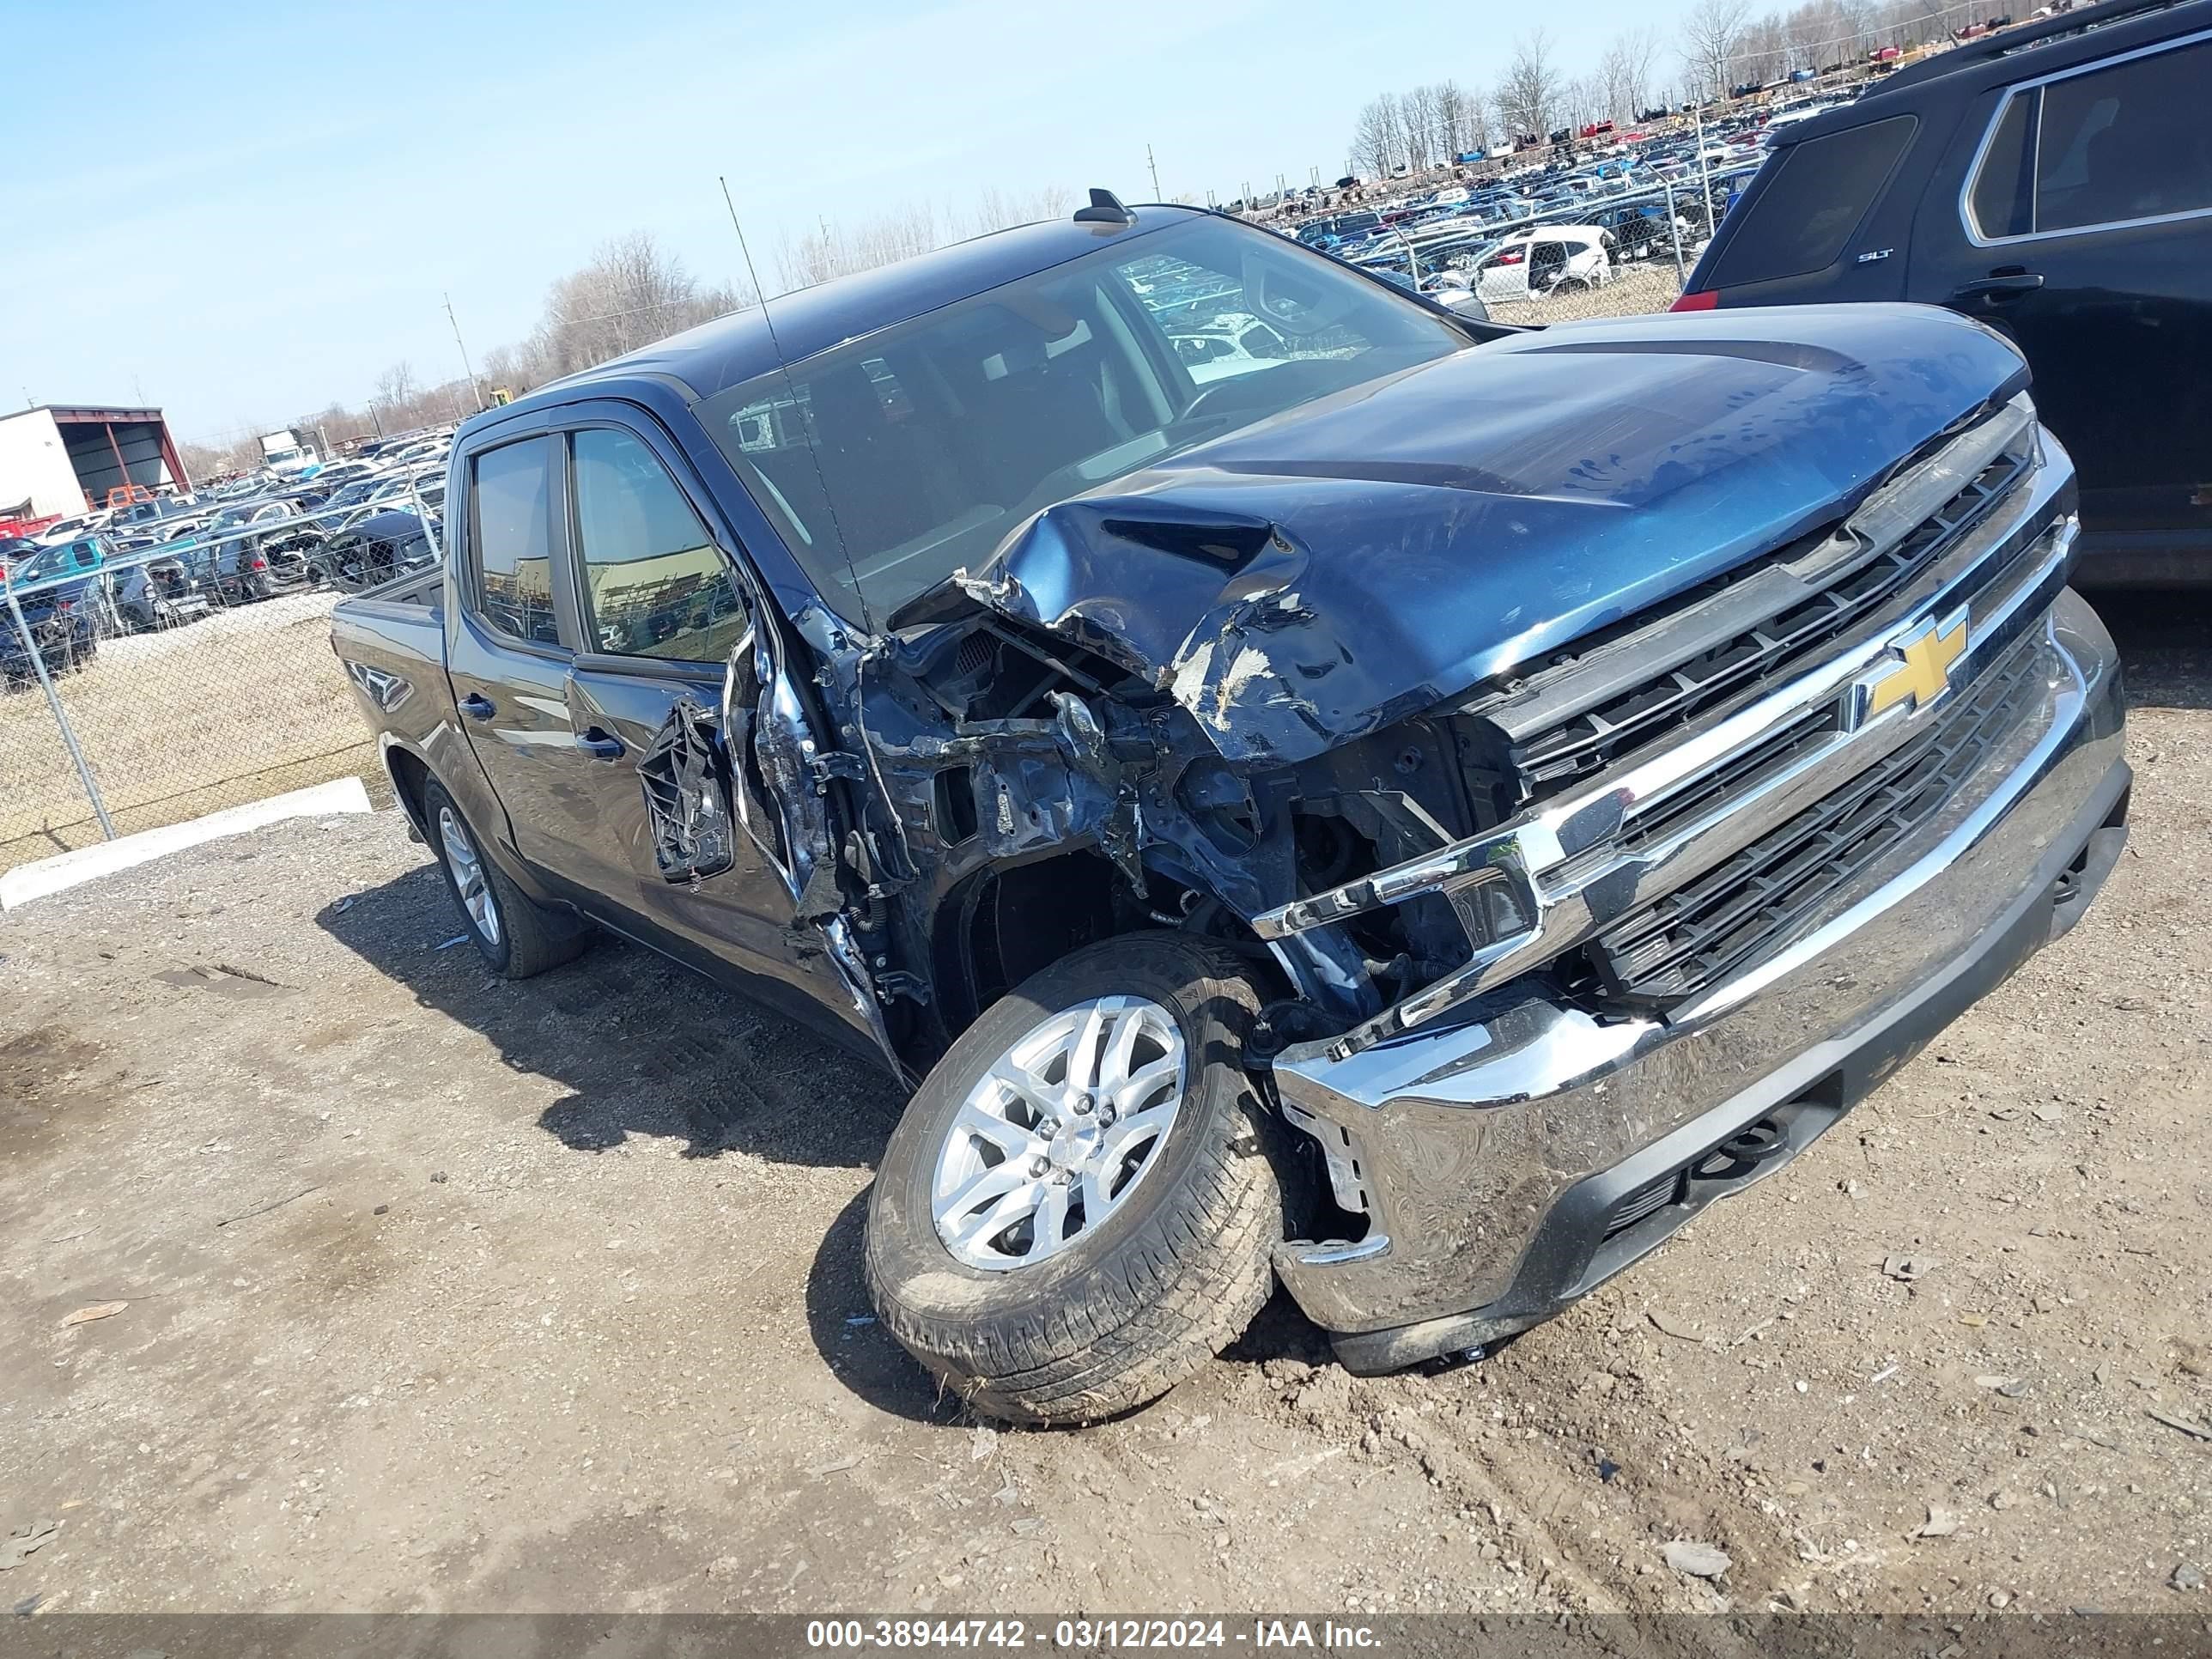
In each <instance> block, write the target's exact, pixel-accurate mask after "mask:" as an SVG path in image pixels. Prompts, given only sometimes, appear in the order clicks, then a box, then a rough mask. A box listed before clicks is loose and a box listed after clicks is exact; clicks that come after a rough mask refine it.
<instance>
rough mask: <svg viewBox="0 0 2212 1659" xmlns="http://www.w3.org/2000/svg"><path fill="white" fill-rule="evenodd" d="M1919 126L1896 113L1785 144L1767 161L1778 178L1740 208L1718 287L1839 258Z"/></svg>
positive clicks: (1717, 274)
mask: <svg viewBox="0 0 2212 1659" xmlns="http://www.w3.org/2000/svg"><path fill="white" fill-rule="evenodd" d="M1918 125H1919V121H1918V119H1917V118H1916V117H1913V116H1911V115H1893V116H1892V117H1890V118H1889V119H1887V121H1873V122H1869V123H1868V125H1865V126H1863V127H1849V128H1846V129H1845V130H1844V131H1842V132H1832V133H1830V134H1828V135H1827V136H1826V137H1823V138H1808V139H1807V140H1806V141H1805V142H1803V143H1797V144H1791V145H1790V146H1788V147H1787V148H1786V149H1784V150H1783V152H1782V154H1781V155H1780V156H1779V157H1778V159H1777V160H1775V161H1772V162H1771V163H1770V164H1769V165H1770V166H1771V167H1773V168H1774V173H1773V176H1772V177H1771V178H1769V179H1767V180H1766V182H1765V185H1764V186H1763V187H1762V188H1760V189H1759V191H1756V192H1754V193H1753V196H1752V197H1751V199H1750V200H1749V201H1747V202H1746V203H1745V204H1743V205H1742V207H1741V209H1739V210H1738V211H1739V213H1740V215H1741V217H1740V218H1739V220H1738V221H1737V223H1736V228H1735V233H1734V234H1732V235H1731V236H1730V237H1729V243H1728V246H1727V247H1726V248H1725V249H1724V250H1723V252H1722V254H1721V260H1720V264H1719V267H1718V269H1717V270H1715V271H1714V273H1713V279H1712V285H1713V286H1715V287H1717V288H1736V287H1741V286H1742V285H1744V284H1746V283H1771V282H1774V281H1776V280H1777V279H1778V278H1780V277H1784V276H1804V275H1805V274H1806V273H1807V272H1808V271H1814V270H1826V268H1827V267H1828V266H1830V265H1832V264H1835V262H1836V261H1837V260H1838V258H1841V257H1842V255H1843V252H1844V245H1845V244H1846V243H1848V242H1849V241H1850V239H1851V234H1852V233H1853V232H1855V231H1856V230H1857V229H1858V228H1859V224H1860V222H1862V221H1863V220H1864V219H1865V217H1866V216H1867V213H1868V210H1869V209H1871V208H1872V207H1873V206H1874V204H1875V202H1876V201H1877V200H1878V199H1879V198H1880V197H1881V191H1882V188H1883V186H1884V185H1887V183H1888V182H1889V176H1890V174H1891V173H1893V172H1894V171H1895V170H1896V167H1897V164H1898V162H1899V161H1900V160H1902V159H1903V157H1904V155H1905V149H1907V147H1908V146H1910V145H1911V143H1912V134H1913V131H1914V130H1915V129H1916V128H1917V126H1918Z"/></svg>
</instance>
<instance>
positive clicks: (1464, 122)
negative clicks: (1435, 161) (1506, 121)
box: [1434, 81, 1482, 161]
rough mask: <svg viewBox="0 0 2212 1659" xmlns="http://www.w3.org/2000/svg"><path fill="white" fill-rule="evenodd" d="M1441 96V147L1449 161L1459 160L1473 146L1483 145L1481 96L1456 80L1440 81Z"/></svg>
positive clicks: (1439, 105) (1439, 103) (1436, 90)
mask: <svg viewBox="0 0 2212 1659" xmlns="http://www.w3.org/2000/svg"><path fill="white" fill-rule="evenodd" d="M1434 91H1435V94H1436V100H1437V139H1438V144H1437V148H1438V149H1441V150H1442V151H1443V159H1444V160H1446V161H1456V160H1458V159H1459V158H1460V157H1461V156H1462V155H1466V154H1467V153H1468V151H1469V150H1472V149H1480V148H1481V147H1482V132H1481V126H1482V118H1481V100H1480V98H1478V97H1475V96H1474V95H1473V94H1470V93H1468V92H1467V91H1466V90H1465V89H1463V88H1462V87H1461V86H1460V84H1459V82H1456V81H1439V82H1437V84H1436V87H1435V88H1434Z"/></svg>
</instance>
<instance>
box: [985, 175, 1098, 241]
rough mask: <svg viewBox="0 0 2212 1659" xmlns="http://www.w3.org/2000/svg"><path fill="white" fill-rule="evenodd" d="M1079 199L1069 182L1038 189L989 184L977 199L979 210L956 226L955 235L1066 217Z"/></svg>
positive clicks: (1042, 186)
mask: <svg viewBox="0 0 2212 1659" xmlns="http://www.w3.org/2000/svg"><path fill="white" fill-rule="evenodd" d="M1077 199H1078V197H1077V196H1076V193H1075V192H1074V191H1072V190H1070V189H1068V188H1067V186H1066V185H1041V186H1039V187H1038V188H1036V189H1035V190H1007V189H1005V188H1003V187H1001V186H1000V185H986V186H985V187H984V190H983V193H982V194H981V196H979V197H976V198H975V210H974V211H973V212H971V213H969V215H968V216H966V219H965V221H964V222H962V223H959V224H957V225H956V227H955V234H958V235H963V236H982V235H986V234H989V233H990V232H992V231H994V230H1004V229H1006V227H1007V226H1009V225H1029V224H1035V223H1036V222H1037V221H1038V220H1040V219H1064V218H1066V216H1067V215H1068V213H1069V212H1070V211H1071V207H1070V204H1072V203H1073V202H1075V201H1076V200H1077Z"/></svg>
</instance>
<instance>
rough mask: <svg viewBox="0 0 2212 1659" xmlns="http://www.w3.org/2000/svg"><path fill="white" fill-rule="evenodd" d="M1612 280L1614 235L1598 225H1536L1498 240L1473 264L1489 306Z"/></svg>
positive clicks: (1599, 285)
mask: <svg viewBox="0 0 2212 1659" xmlns="http://www.w3.org/2000/svg"><path fill="white" fill-rule="evenodd" d="M1612 280H1613V236H1612V234H1611V233H1610V232H1607V231H1605V230H1601V229H1600V228H1598V227H1597V226H1595V225H1535V226H1532V227H1530V228H1528V229H1526V230H1516V231H1515V232H1514V233H1513V234H1511V235H1510V236H1508V237H1506V238H1505V239H1504V240H1502V241H1500V242H1499V243H1498V246H1496V247H1494V248H1492V250H1491V251H1490V252H1488V253H1486V255H1484V256H1483V258H1482V261H1481V263H1480V264H1478V265H1477V266H1476V268H1475V282H1474V291H1475V293H1476V295H1478V296H1480V299H1481V300H1482V301H1483V303H1484V304H1486V305H1496V304H1498V302H1499V301H1515V300H1529V299H1541V298H1542V297H1543V296H1544V295H1547V294H1555V293H1558V292H1559V291H1560V290H1561V289H1591V288H1602V287H1603V286H1604V285H1605V284H1606V283H1609V282H1611V281H1612Z"/></svg>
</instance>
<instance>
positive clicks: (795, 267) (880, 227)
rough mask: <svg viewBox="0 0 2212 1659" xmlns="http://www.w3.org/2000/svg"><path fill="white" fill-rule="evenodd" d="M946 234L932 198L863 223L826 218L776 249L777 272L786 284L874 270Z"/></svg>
mask: <svg viewBox="0 0 2212 1659" xmlns="http://www.w3.org/2000/svg"><path fill="white" fill-rule="evenodd" d="M942 240H943V239H942V238H941V237H939V234H938V233H937V210H936V209H934V208H933V207H932V206H931V205H930V204H928V203H927V202H922V203H920V204H915V205H913V206H910V207H906V208H901V209H898V210H894V211H892V212H890V213H885V214H881V215H878V216H877V217H875V218H872V219H868V220H864V221H863V222H860V224H857V225H847V224H843V223H841V222H833V221H831V220H829V219H823V220H820V221H818V222H817V225H816V228H814V229H812V230H810V231H806V232H805V233H803V234H800V235H799V236H797V237H792V236H786V237H785V238H784V239H783V240H782V241H781V242H780V243H779V244H777V246H776V250H775V268H776V275H777V276H779V277H780V278H781V280H782V282H783V284H784V286H785V287H786V288H811V287H812V286H813V285H814V284H815V283H826V282H828V281H829V280H830V279H831V278H832V277H835V276H850V275H851V274H852V273H853V272H854V271H856V270H874V269H875V268H876V267H877V266H878V265H887V264H893V263H895V262H896V261H897V260H900V259H907V258H913V256H914V255H915V254H917V253H927V252H929V250H930V249H932V248H933V247H936V246H939V243H940V242H941V241H942Z"/></svg>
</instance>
